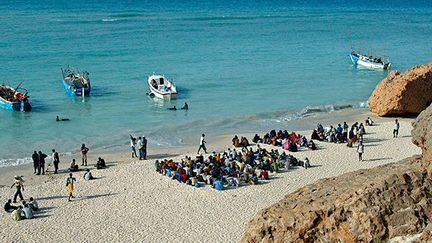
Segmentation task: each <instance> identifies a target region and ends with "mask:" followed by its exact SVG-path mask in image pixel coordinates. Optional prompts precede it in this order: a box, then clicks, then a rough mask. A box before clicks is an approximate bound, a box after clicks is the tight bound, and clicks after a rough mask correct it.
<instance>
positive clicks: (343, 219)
mask: <svg viewBox="0 0 432 243" xmlns="http://www.w3.org/2000/svg"><path fill="white" fill-rule="evenodd" d="M429 166H430V164H429V163H428V162H426V161H422V160H421V159H420V157H416V158H411V159H406V160H404V161H401V162H398V163H396V164H389V165H385V166H380V167H376V168H373V169H369V170H360V171H357V172H352V173H348V174H345V175H342V176H339V177H336V178H329V179H324V180H320V181H318V182H317V183H315V184H312V185H309V186H306V187H304V188H302V189H300V190H298V191H296V192H294V193H292V194H289V195H287V196H286V197H285V198H284V199H283V200H281V201H280V202H279V203H277V204H275V205H273V206H271V207H269V208H267V209H263V210H261V211H260V212H259V213H258V214H257V215H256V216H255V217H254V218H253V219H252V220H251V221H250V222H249V223H248V225H247V227H246V230H245V234H244V237H243V239H242V242H250V243H251V242H381V241H387V240H389V239H392V238H396V237H398V236H407V235H416V234H417V235H420V233H421V232H422V231H423V230H424V229H425V228H426V226H427V225H428V223H429V222H430V220H431V219H432V218H431V217H432V176H431V172H430V171H429ZM423 237H425V238H427V235H424V236H423ZM425 238H423V239H425Z"/></svg>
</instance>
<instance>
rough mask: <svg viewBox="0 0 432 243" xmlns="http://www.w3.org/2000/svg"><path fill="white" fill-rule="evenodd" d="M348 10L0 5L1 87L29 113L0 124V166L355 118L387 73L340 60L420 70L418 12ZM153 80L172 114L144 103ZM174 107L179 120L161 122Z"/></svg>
mask: <svg viewBox="0 0 432 243" xmlns="http://www.w3.org/2000/svg"><path fill="white" fill-rule="evenodd" d="M358 4H359V3H357V2H355V1H352V3H350V2H347V1H328V2H323V1H311V2H309V1H308V3H305V2H304V1H257V2H251V1H198V2H194V3H192V2H190V1H104V2H103V3H102V2H92V3H90V2H88V1H36V0H34V1H33V0H27V1H9V0H3V1H1V2H0V23H1V25H0V32H1V33H2V34H1V37H0V77H1V81H6V82H7V83H10V84H11V85H12V86H14V85H17V84H18V83H19V82H21V81H23V82H24V83H23V87H25V88H27V89H28V90H29V92H30V95H31V102H32V105H33V107H34V109H33V111H32V112H31V113H25V114H23V113H18V112H11V111H6V110H0V131H1V136H0V166H1V165H6V164H16V163H23V162H26V161H25V160H17V159H18V158H25V157H29V156H30V155H31V153H32V151H33V150H42V151H46V152H48V151H50V150H51V149H52V148H56V149H57V150H59V151H61V152H76V151H77V150H78V148H79V146H80V144H81V143H86V144H88V145H89V146H90V147H91V148H98V149H109V150H120V149H124V150H127V149H128V136H129V134H130V133H131V134H134V135H136V136H140V135H146V136H147V137H148V138H149V143H150V144H149V145H150V146H177V145H182V144H189V143H196V142H197V141H196V140H198V139H199V137H198V136H197V134H200V133H202V132H205V133H210V134H212V133H221V132H230V131H235V130H242V131H254V130H262V129H267V128H271V127H276V126H277V127H286V128H289V126H290V121H291V120H292V119H301V117H302V116H303V115H305V114H306V113H307V112H305V109H306V108H319V109H322V110H324V111H331V110H333V109H334V108H336V109H337V107H339V106H343V105H354V106H360V104H362V103H363V105H364V102H366V100H367V98H368V97H369V95H370V93H371V91H372V90H373V88H374V87H375V85H376V84H377V83H378V82H379V81H380V80H381V79H383V78H384V77H385V76H386V75H387V72H383V71H371V70H365V69H359V68H355V67H353V66H352V64H351V62H350V60H349V57H348V54H349V52H350V48H351V46H354V47H357V48H361V49H363V50H365V51H370V52H372V53H378V54H382V55H386V56H389V57H390V59H391V61H392V63H393V66H392V69H393V70H394V69H398V70H402V71H404V70H406V69H408V68H409V67H411V66H413V65H415V64H421V63H427V62H431V61H432V42H431V41H430V38H431V36H432V6H431V5H432V4H431V2H430V1H414V2H406V3H405V2H403V1H386V2H380V3H374V4H371V3H362V4H360V5H358ZM67 64H71V65H73V66H77V67H80V68H81V69H85V70H87V71H88V72H90V77H91V80H92V85H93V93H92V96H91V97H89V98H85V99H84V100H83V99H81V98H76V97H69V96H67V95H66V94H65V91H64V89H63V87H62V84H61V71H60V68H61V67H63V66H64V65H67ZM153 72H155V73H157V74H165V75H166V76H167V77H168V78H170V79H172V80H173V81H174V82H175V83H176V85H177V87H178V90H179V98H178V99H177V100H176V101H170V102H162V101H157V100H153V99H150V98H149V97H147V96H146V92H148V88H147V85H146V80H147V76H148V75H150V74H152V73H153ZM185 101H187V102H188V103H189V107H190V110H189V111H187V112H184V111H176V112H173V111H168V110H167V109H166V108H168V107H171V106H173V105H176V106H178V107H180V106H182V105H183V103H184V102H185ZM309 110H310V109H309ZM56 115H60V116H62V117H68V118H70V119H71V121H69V122H64V123H56V122H55V116H56ZM307 115H310V113H307Z"/></svg>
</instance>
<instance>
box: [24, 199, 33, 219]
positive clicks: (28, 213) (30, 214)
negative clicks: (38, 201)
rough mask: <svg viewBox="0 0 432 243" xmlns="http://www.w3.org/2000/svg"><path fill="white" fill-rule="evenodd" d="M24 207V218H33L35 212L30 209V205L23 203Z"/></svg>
mask: <svg viewBox="0 0 432 243" xmlns="http://www.w3.org/2000/svg"><path fill="white" fill-rule="evenodd" d="M23 205H24V208H23V209H22V212H23V213H24V217H25V218H26V219H31V218H33V210H32V209H31V208H30V207H29V205H28V204H26V203H25V201H23Z"/></svg>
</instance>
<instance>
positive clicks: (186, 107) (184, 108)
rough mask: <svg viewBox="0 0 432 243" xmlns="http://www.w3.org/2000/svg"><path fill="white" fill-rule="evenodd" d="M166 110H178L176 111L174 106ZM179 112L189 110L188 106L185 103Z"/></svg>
mask: <svg viewBox="0 0 432 243" xmlns="http://www.w3.org/2000/svg"><path fill="white" fill-rule="evenodd" d="M168 110H170V111H176V110H178V109H177V107H176V106H173V107H170V108H168ZM180 110H189V105H188V103H187V102H185V103H184V105H183V107H182V108H180Z"/></svg>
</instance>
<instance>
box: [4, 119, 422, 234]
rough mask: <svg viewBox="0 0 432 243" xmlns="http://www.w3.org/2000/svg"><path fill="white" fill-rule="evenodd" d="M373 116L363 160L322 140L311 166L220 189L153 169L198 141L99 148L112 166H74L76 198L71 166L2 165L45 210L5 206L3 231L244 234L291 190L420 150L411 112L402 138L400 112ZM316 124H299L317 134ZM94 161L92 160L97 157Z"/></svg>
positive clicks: (216, 140)
mask: <svg viewBox="0 0 432 243" xmlns="http://www.w3.org/2000/svg"><path fill="white" fill-rule="evenodd" d="M339 115H340V116H337V115H335V114H331V115H330V116H329V117H328V119H333V120H334V119H339V118H341V117H343V118H345V117H346V118H347V119H346V121H347V122H348V123H349V124H350V123H352V122H354V121H363V120H364V119H365V118H366V117H367V116H371V115H370V113H368V112H366V113H358V114H355V115H354V116H351V119H348V116H346V113H339ZM371 117H372V119H373V120H374V121H375V122H376V124H377V125H376V126H373V127H366V132H367V133H368V135H367V136H366V137H365V146H366V148H365V150H366V151H365V161H364V162H358V161H357V160H356V158H357V157H356V156H357V154H356V152H355V149H350V148H347V147H346V146H345V145H343V144H333V143H326V142H318V143H317V144H318V146H319V148H320V149H319V150H317V151H308V150H303V151H300V152H297V153H293V155H294V156H295V157H297V158H299V159H304V157H305V156H307V157H308V158H309V159H310V161H311V165H312V166H313V167H312V168H310V169H308V170H305V169H303V168H294V169H292V170H290V171H288V172H282V173H276V174H272V175H271V179H270V181H261V183H260V184H259V185H258V186H249V185H248V186H241V187H239V188H235V189H227V190H224V191H222V192H216V191H214V190H213V189H211V188H210V187H209V186H204V187H203V188H199V189H195V188H193V187H190V186H186V185H185V184H178V183H177V182H175V181H172V180H169V179H168V178H167V177H165V176H161V175H160V174H158V173H156V172H154V170H153V162H154V160H155V159H161V158H165V157H166V158H174V159H180V158H182V157H184V156H185V155H189V156H194V155H195V154H196V149H197V146H183V147H178V148H160V149H153V148H152V149H151V150H150V151H149V154H150V156H149V158H148V159H149V160H146V161H137V160H134V159H131V158H129V156H130V154H129V151H126V150H125V151H124V152H116V153H104V154H100V155H99V154H98V155H97V154H96V153H95V152H94V153H90V154H89V162H90V161H94V159H95V158H97V157H98V156H102V157H103V158H105V159H106V161H107V163H108V165H109V168H108V169H105V170H93V174H94V176H95V177H98V178H99V179H97V180H94V181H90V182H85V181H84V180H83V179H82V173H83V172H77V173H74V174H75V176H76V177H77V180H78V183H77V188H76V194H77V198H76V201H74V202H71V203H68V202H67V197H66V190H65V188H64V185H63V184H64V180H65V178H66V177H67V174H68V172H62V173H60V174H58V175H55V176H33V175H32V174H31V173H32V169H31V166H30V165H26V166H17V167H9V168H7V169H4V168H2V169H1V170H0V175H1V176H0V184H1V185H2V186H3V187H0V196H1V198H4V199H6V198H8V197H10V196H11V195H13V189H9V188H8V186H9V184H11V183H12V179H13V176H14V175H15V174H18V175H21V174H23V175H24V176H25V180H26V191H24V197H25V198H28V197H29V196H33V197H35V198H36V199H37V200H39V204H40V207H41V208H42V212H40V213H39V214H36V217H35V218H34V219H32V220H23V221H20V222H14V221H12V220H11V219H10V215H8V214H5V213H3V214H2V215H1V217H0V221H1V223H2V225H4V227H2V229H1V230H0V239H2V241H4V242H12V241H46V242H54V241H64V240H66V239H67V238H68V237H70V235H74V237H76V238H74V240H76V241H101V240H103V241H110V242H111V241H128V240H129V241H157V242H160V241H168V240H172V239H173V238H178V239H182V240H183V241H198V240H199V241H202V242H221V241H224V242H238V241H239V240H240V238H241V237H242V234H243V231H244V226H245V225H246V223H247V222H248V221H249V220H250V219H251V218H252V217H253V216H254V215H255V214H256V212H257V211H258V210H260V209H262V208H264V207H267V206H270V205H271V204H273V203H275V202H277V201H278V200H280V199H281V198H282V197H284V196H285V195H286V194H287V193H291V192H293V191H295V190H297V189H299V188H301V187H303V186H305V185H307V184H310V183H313V182H315V181H316V180H319V179H322V178H328V177H332V176H337V175H340V174H343V173H346V172H350V171H355V170H359V169H365V168H371V167H375V166H379V165H382V164H388V163H392V162H396V161H399V160H400V159H403V158H405V157H409V156H412V155H414V154H418V153H420V150H419V149H418V148H417V147H416V146H414V145H413V144H412V143H411V138H410V130H411V126H410V124H411V121H412V119H400V122H401V131H400V138H398V139H391V129H392V121H393V120H394V119H393V118H377V117H374V116H371ZM306 120H307V121H303V123H309V122H310V123H311V124H312V123H313V124H316V123H317V122H320V123H322V124H323V125H324V126H327V125H330V124H328V123H326V122H325V119H323V120H320V119H318V118H317V117H310V118H307V119H306ZM341 122H343V120H342V121H341ZM333 124H334V123H333ZM314 128H315V126H313V127H310V129H307V130H305V131H304V132H301V131H300V132H301V133H303V134H305V135H307V136H310V133H311V130H312V129H314ZM265 132H267V131H265ZM258 133H259V132H258ZM261 133H262V132H261ZM259 134H260V133H259ZM233 135H234V134H219V135H218V136H210V137H208V140H207V141H208V145H209V146H208V149H209V151H217V152H221V151H222V150H225V149H227V148H229V147H232V146H231V138H232V137H233ZM237 135H239V136H247V137H248V138H249V139H250V138H251V135H253V134H252V133H247V132H242V133H240V132H239V133H237ZM260 135H262V134H260ZM264 146H265V147H269V148H276V147H271V146H267V145H264ZM278 149H280V148H278ZM61 161H62V162H61V164H60V169H64V167H65V166H67V165H69V162H68V161H69V160H68V157H66V156H62V157H61ZM89 164H90V165H93V163H92V162H90V163H89ZM89 167H90V166H89ZM29 169H30V171H29ZM4 185H6V187H4ZM77 222H78V223H77ZM80 225H85V227H84V228H83V227H80ZM11 229H12V230H11ZM18 229H19V230H18ZM138 229H139V230H138ZM16 232H19V233H16ZM36 232H37V233H36Z"/></svg>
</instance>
